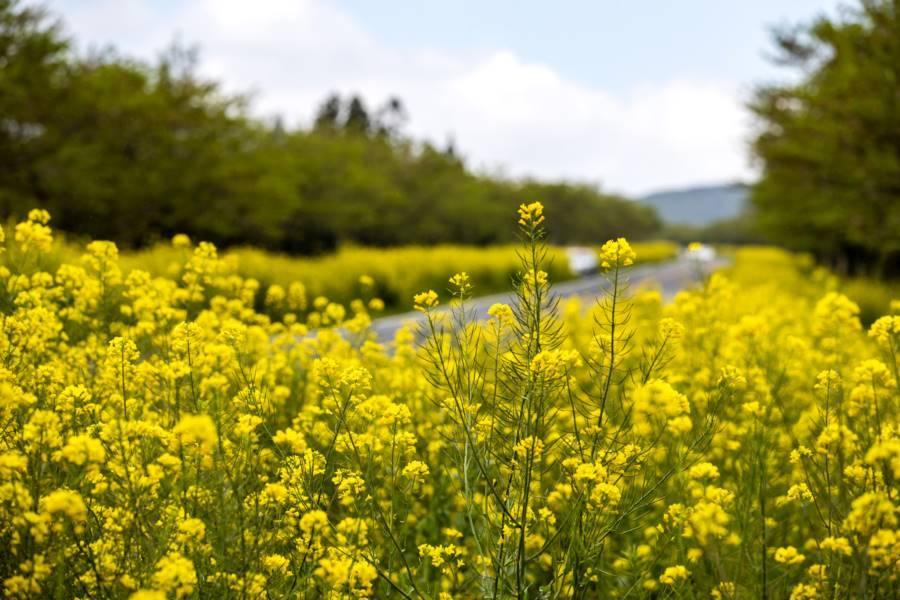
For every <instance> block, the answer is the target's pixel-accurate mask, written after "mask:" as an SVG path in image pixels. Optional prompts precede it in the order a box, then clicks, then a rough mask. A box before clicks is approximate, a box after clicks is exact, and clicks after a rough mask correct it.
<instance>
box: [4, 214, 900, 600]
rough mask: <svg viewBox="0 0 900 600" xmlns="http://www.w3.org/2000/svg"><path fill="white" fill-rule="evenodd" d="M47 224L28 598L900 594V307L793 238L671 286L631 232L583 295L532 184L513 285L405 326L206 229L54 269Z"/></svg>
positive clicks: (10, 269) (19, 254)
mask: <svg viewBox="0 0 900 600" xmlns="http://www.w3.org/2000/svg"><path fill="white" fill-rule="evenodd" d="M49 221H50V215H48V214H47V213H46V212H44V211H41V210H35V211H32V212H31V213H30V215H29V217H28V219H27V220H26V221H24V222H21V223H18V224H16V225H15V226H14V227H13V228H12V230H11V231H7V232H6V235H8V236H9V237H10V240H9V241H8V243H7V244H6V247H7V250H6V251H5V256H4V257H3V265H4V266H3V267H2V269H0V279H2V282H3V285H2V286H0V304H2V315H3V316H2V319H3V327H2V329H0V356H2V364H0V543H2V547H3V552H2V553H0V580H2V586H3V591H4V595H5V596H6V597H10V598H44V597H46V598H69V597H78V598H131V599H134V600H149V599H161V598H176V599H183V598H345V597H349V598H366V597H377V598H387V597H398V598H440V599H442V600H443V599H448V598H484V597H487V598H629V597H632V598H640V597H652V598H710V597H711V598H718V599H723V598H760V597H768V598H792V599H795V600H802V599H812V598H846V597H856V598H894V597H897V595H898V593H900V582H898V576H900V526H898V519H900V499H898V496H900V492H898V485H897V482H898V480H900V422H898V390H897V382H898V379H900V373H898V356H897V354H898V349H900V303H896V302H895V303H894V304H892V308H891V311H890V312H891V314H887V315H883V316H881V317H880V318H878V319H877V320H875V321H874V322H873V323H872V324H871V325H870V326H868V327H864V326H863V324H862V323H861V321H860V319H859V307H858V306H857V305H856V304H855V303H854V302H853V301H852V300H851V299H849V298H848V297H847V296H844V295H842V294H841V293H840V292H839V291H838V285H839V282H837V281H836V280H834V278H832V277H831V276H829V275H828V274H826V273H824V272H821V271H814V272H813V273H812V274H810V273H808V272H807V270H805V269H801V268H800V267H799V264H798V259H796V258H795V257H793V256H791V255H789V254H787V253H785V252H782V251H779V250H774V249H759V248H754V249H746V250H740V251H738V252H737V253H736V256H735V262H734V265H733V267H732V268H731V270H730V271H729V272H727V273H715V274H713V275H712V276H710V277H709V278H707V279H705V280H704V281H703V282H702V284H700V285H698V286H697V287H695V288H693V289H688V290H684V291H682V292H681V293H679V294H678V295H677V297H676V298H675V299H674V301H673V302H671V303H670V304H667V305H664V304H663V302H662V300H661V298H660V295H659V294H658V293H656V292H653V291H644V292H635V291H633V290H631V289H629V285H628V271H629V267H630V266H631V265H632V264H633V263H634V262H635V260H637V259H638V258H639V257H637V256H636V252H635V248H633V247H632V246H631V245H630V244H629V242H628V241H627V240H625V239H621V238H620V239H616V240H611V241H609V242H607V243H606V244H604V245H603V246H602V248H601V250H600V256H601V262H602V264H603V268H604V269H605V272H606V274H607V275H608V282H609V285H608V290H607V293H606V294H605V295H603V296H602V297H601V298H600V299H599V300H598V301H597V302H596V303H587V302H584V301H579V300H571V301H567V302H565V303H561V302H560V301H559V300H558V299H557V298H555V297H554V295H553V288H552V277H551V276H550V275H548V268H547V267H546V263H547V260H548V252H549V251H548V249H547V247H546V246H545V245H544V242H543V240H544V230H543V207H542V206H541V205H540V204H539V203H532V204H528V205H523V206H522V207H521V208H520V210H519V215H518V227H519V229H520V233H521V237H522V246H521V248H520V249H519V268H518V275H517V277H516V279H515V300H514V301H513V302H511V303H510V304H508V305H507V304H498V305H495V306H494V307H492V308H491V310H490V318H489V319H488V320H487V321H485V322H476V321H475V320H473V319H472V318H471V315H470V314H469V312H468V311H467V300H468V299H469V297H470V296H471V295H472V294H473V293H474V290H473V283H472V279H471V277H470V275H467V274H466V273H457V274H453V273H447V274H446V284H445V287H446V288H447V290H446V291H444V290H443V289H441V290H432V289H425V290H421V291H420V292H419V293H416V294H415V295H414V297H411V298H409V299H408V302H409V303H410V305H412V306H414V307H415V308H416V309H418V310H420V311H421V312H422V313H424V315H425V319H424V325H423V326H422V328H421V329H420V330H418V331H413V330H410V329H409V328H404V329H401V330H400V331H399V332H398V333H397V335H396V338H395V339H394V340H393V342H392V343H391V344H388V345H381V344H378V343H376V342H374V341H373V339H372V338H371V336H370V335H369V331H368V327H369V325H370V323H371V317H370V311H371V310H372V309H371V307H372V306H375V307H376V308H377V306H378V303H377V302H375V300H377V298H374V297H373V298H359V299H357V300H354V301H351V302H349V303H347V304H346V305H344V304H337V303H334V302H331V301H329V300H328V299H326V298H324V297H318V298H317V297H309V298H307V294H306V290H305V288H291V286H287V287H285V288H282V292H283V294H281V295H279V294H277V293H274V294H273V297H271V298H268V300H267V302H268V303H270V304H274V303H278V311H273V312H271V313H270V314H265V313H263V312H260V311H259V310H257V308H255V306H254V302H255V298H256V294H257V292H258V287H259V283H258V282H257V281H255V280H253V279H250V278H245V277H241V276H239V275H237V274H236V273H235V272H234V271H233V270H232V269H229V264H228V261H225V260H223V259H222V258H220V257H219V255H218V253H217V251H216V248H214V247H213V246H212V245H210V244H206V243H199V244H197V245H196V246H194V245H192V244H191V243H190V242H189V241H188V240H187V239H185V238H179V239H178V240H176V244H177V245H179V246H180V247H181V248H183V249H184V251H185V260H184V263H183V264H182V265H181V268H180V269H179V271H178V275H177V276H174V277H173V276H165V275H151V274H150V273H149V272H148V271H144V270H141V269H139V268H136V269H130V270H126V269H123V267H122V265H121V264H120V261H119V257H118V251H117V249H116V247H115V246H114V245H113V244H112V243H109V242H103V241H94V242H91V243H89V244H87V246H86V247H85V250H84V253H83V255H82V256H80V257H79V258H77V259H73V260H67V261H64V262H62V263H61V264H59V262H58V261H55V262H54V260H52V259H53V257H51V256H50V254H51V253H52V250H53V231H52V230H51V228H50V226H49ZM49 265H52V267H50V266H49ZM335 275H336V276H337V274H335ZM301 289H302V291H303V293H302V294H301ZM373 302H374V304H373ZM447 307H449V311H447V310H444V309H445V308H447Z"/></svg>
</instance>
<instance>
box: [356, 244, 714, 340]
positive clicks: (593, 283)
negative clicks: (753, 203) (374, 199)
mask: <svg viewBox="0 0 900 600" xmlns="http://www.w3.org/2000/svg"><path fill="white" fill-rule="evenodd" d="M727 264H728V261H727V260H725V259H722V258H717V259H714V260H712V261H708V262H703V263H700V262H697V261H696V260H693V259H686V258H678V259H675V260H672V261H667V262H663V263H657V264H650V265H637V266H635V267H631V268H630V270H629V271H628V273H627V275H628V278H629V281H630V282H631V285H632V286H634V285H637V284H641V283H648V282H650V283H655V284H657V285H658V286H659V289H660V291H661V292H662V295H663V299H664V300H670V299H671V298H672V297H673V296H674V295H675V294H676V293H677V292H678V290H680V289H682V288H684V287H686V286H688V285H690V284H692V283H695V282H696V281H697V280H698V278H699V277H701V274H702V275H706V274H709V273H711V272H712V271H714V270H716V269H718V268H720V267H723V266H725V265H727ZM606 283H607V280H606V277H605V276H603V275H590V276H587V277H582V278H580V279H573V280H571V281H564V282H562V283H556V284H553V293H555V294H556V295H558V296H560V297H562V298H567V297H570V296H581V297H583V298H590V299H594V298H597V297H598V296H599V295H600V294H602V293H603V290H604V287H605V284H606ZM511 299H512V293H511V292H503V293H501V294H492V295H490V296H481V297H480V298H473V299H471V300H469V301H467V307H468V309H470V310H473V311H474V314H475V316H476V318H478V319H484V318H487V311H488V309H489V308H490V307H491V305H492V304H495V303H497V302H510V301H511ZM423 318H424V316H423V315H422V313H420V312H417V311H411V312H408V313H402V314H399V315H391V316H389V317H381V318H380V319H375V320H374V321H373V322H372V331H374V332H375V335H376V336H377V338H378V341H379V342H381V343H385V342H388V341H390V340H391V339H393V337H394V334H395V333H396V332H397V330H398V329H400V327H402V326H403V325H405V324H407V323H411V324H417V323H419V322H420V321H422V319H423Z"/></svg>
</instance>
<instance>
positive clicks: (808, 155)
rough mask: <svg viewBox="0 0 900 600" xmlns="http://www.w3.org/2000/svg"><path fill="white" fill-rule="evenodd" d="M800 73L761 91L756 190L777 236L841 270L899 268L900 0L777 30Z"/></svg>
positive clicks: (875, 0)
mask: <svg viewBox="0 0 900 600" xmlns="http://www.w3.org/2000/svg"><path fill="white" fill-rule="evenodd" d="M776 43H777V46H778V48H779V50H780V53H781V56H780V58H779V60H780V61H781V62H782V63H784V64H785V65H788V66H791V67H794V68H795V69H797V70H799V71H800V73H801V78H800V80H799V81H798V82H797V83H795V84H791V85H777V86H770V87H765V88H762V89H760V90H759V91H758V93H757V95H756V98H755V100H754V102H753V104H752V109H753V110H754V112H755V113H756V114H757V116H758V117H759V118H760V122H761V131H760V133H759V136H758V137H757V138H756V140H755V142H754V151H755V153H756V154H757V155H758V157H759V158H760V159H761V160H762V163H763V166H764V171H763V177H762V179H761V181H760V182H759V184H758V185H757V186H756V188H755V190H754V194H753V200H754V204H755V206H756V209H757V210H758V213H759V219H760V223H761V225H762V227H763V228H764V230H765V231H766V232H767V233H768V234H769V235H770V236H771V237H772V239H773V240H774V241H777V242H780V243H784V244H786V245H788V246H791V247H795V248H800V249H805V250H808V251H811V252H813V253H814V254H815V255H816V256H817V257H818V258H819V259H820V260H824V261H826V262H829V263H831V264H832V265H833V266H835V267H837V268H838V269H839V270H841V271H844V272H869V273H873V274H877V275H882V274H888V273H891V272H893V274H897V272H898V271H900V266H898V265H900V183H898V182H900V2H898V1H897V0H863V2H862V4H861V6H860V7H859V8H858V9H856V10H853V11H849V10H848V11H846V12H845V13H843V17H842V18H841V19H840V20H834V21H832V20H829V19H826V18H820V19H819V20H817V21H816V22H814V23H813V24H811V25H810V26H808V27H801V28H797V29H794V30H791V31H781V32H778V33H777V34H776Z"/></svg>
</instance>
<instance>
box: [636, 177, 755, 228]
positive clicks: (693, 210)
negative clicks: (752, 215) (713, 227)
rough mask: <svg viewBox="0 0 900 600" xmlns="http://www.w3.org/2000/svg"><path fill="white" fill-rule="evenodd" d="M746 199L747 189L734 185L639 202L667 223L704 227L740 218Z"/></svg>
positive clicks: (657, 195) (671, 192) (671, 193)
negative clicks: (647, 206) (650, 208)
mask: <svg viewBox="0 0 900 600" xmlns="http://www.w3.org/2000/svg"><path fill="white" fill-rule="evenodd" d="M748 196H749V189H748V188H747V186H746V185H744V184H742V183H734V184H728V185H712V186H702V187H694V188H688V189H681V190H667V191H662V192H657V193H655V194H650V195H649V196H645V197H644V198H640V199H639V200H638V201H639V202H642V203H644V204H648V205H650V206H652V207H654V208H655V209H656V211H657V212H658V213H659V216H660V217H661V218H662V219H663V221H665V222H666V223H669V224H678V225H695V226H704V225H709V224H710V223H713V222H715V221H722V220H723V219H731V218H734V217H736V216H738V215H739V214H741V212H743V210H744V208H745V207H746V205H747V202H748Z"/></svg>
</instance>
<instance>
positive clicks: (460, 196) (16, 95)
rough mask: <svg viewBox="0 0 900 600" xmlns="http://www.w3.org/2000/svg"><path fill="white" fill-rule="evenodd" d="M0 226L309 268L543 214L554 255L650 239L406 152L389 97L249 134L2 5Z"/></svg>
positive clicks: (500, 234)
mask: <svg viewBox="0 0 900 600" xmlns="http://www.w3.org/2000/svg"><path fill="white" fill-rule="evenodd" d="M0 65H2V66H0V214H2V215H5V216H6V217H9V216H11V215H13V216H18V217H21V216H23V215H24V214H25V212H27V210H28V209H29V208H32V207H34V206H35V205H37V206H41V207H43V208H47V209H48V210H50V211H51V213H52V214H53V215H54V224H55V226H56V227H57V228H59V229H62V230H64V231H72V232H78V234H79V235H89V236H91V237H95V238H103V239H109V240H113V241H116V242H117V243H118V244H119V245H120V246H122V247H124V248H133V247H139V246H145V245H148V244H152V243H153V242H154V241H157V240H160V239H167V238H169V237H171V236H172V235H173V234H175V233H179V232H183V233H187V234H189V235H191V236H192V237H194V238H198V239H206V240H210V241H213V242H215V243H216V244H218V245H220V246H228V245H239V244H251V245H254V246H259V247H263V248H267V249H271V250H279V251H283V252H289V253H304V254H316V253H322V252H326V251H330V250H333V249H335V248H336V247H338V246H339V245H341V244H347V243H355V244H362V245H366V246H392V245H407V244H440V243H459V244H477V245H486V244H500V243H509V242H512V241H514V233H512V232H510V231H509V228H508V227H506V224H505V221H506V218H507V215H509V214H510V213H511V212H513V211H514V210H515V208H516V207H517V206H518V205H519V203H520V202H521V201H522V200H526V199H528V198H541V199H542V200H543V201H544V202H545V205H546V206H547V215H548V216H547V222H548V225H549V226H550V228H551V230H552V231H554V232H557V233H556V234H555V236H556V237H555V238H554V239H552V240H550V241H551V242H553V243H569V242H578V243H589V242H598V241H602V240H604V239H607V238H609V237H614V236H619V235H627V236H630V237H632V238H636V239H639V238H642V237H647V236H650V235H652V234H653V233H654V232H655V231H657V230H658V228H659V221H658V220H657V218H656V216H655V213H654V212H653V211H652V210H650V209H647V208H645V207H641V206H638V205H636V204H633V203H631V202H628V201H626V200H624V199H622V198H618V197H613V196H608V195H604V194H602V193H600V192H599V191H598V190H596V189H594V188H591V187H587V186H578V185H568V184H562V183H558V184H557V183H554V184H545V183H540V182H534V181H527V182H519V181H508V180H502V179H499V178H496V177H488V176H483V175H478V174H475V173H473V172H472V171H470V170H469V169H467V167H466V165H465V164H464V162H463V161H462V160H461V159H460V158H459V157H458V156H457V155H456V154H455V152H454V151H453V150H452V149H449V148H448V149H447V150H441V149H438V148H435V147H433V146H432V145H430V144H427V143H417V142H415V141H413V140H410V139H408V138H407V137H404V135H403V134H402V131H401V129H402V126H403V123H404V122H405V120H406V112H405V109H404V107H403V104H402V102H401V101H400V100H399V99H396V98H390V99H389V100H388V101H387V102H386V104H385V105H384V106H383V107H381V108H379V109H377V110H370V109H369V108H368V107H367V106H366V105H365V103H364V101H363V100H362V99H361V98H359V97H357V96H353V97H350V98H341V97H339V96H336V95H332V96H331V97H329V98H328V99H327V100H326V101H325V103H324V104H323V105H322V107H321V109H320V110H319V113H318V116H317V117H316V119H315V122H314V125H313V127H312V128H311V129H308V130H307V129H286V128H285V127H284V126H283V125H282V124H281V123H280V122H275V123H262V122H259V121H256V120H254V119H252V118H250V117H249V116H248V114H247V111H246V102H245V99H244V98H243V97H240V96H230V95H227V94H225V93H223V92H222V90H221V86H220V85H219V83H218V82H216V81H212V80H208V79H204V78H202V77H200V76H199V75H198V74H197V73H196V68H195V67H196V57H195V53H194V52H192V51H190V50H185V49H183V48H180V47H173V48H172V49H170V50H169V51H168V52H167V53H166V54H165V55H164V56H163V57H162V58H161V59H160V60H159V61H158V62H157V63H155V64H145V63H140V62H136V61H133V60H128V59H125V58H122V57H120V56H118V55H116V54H115V53H114V52H111V51H107V52H104V53H100V54H96V55H92V56H88V57H82V56H78V55H77V54H76V53H74V52H73V51H72V49H71V48H70V47H69V43H68V42H67V40H65V39H64V38H63V37H62V35H61V33H60V31H59V30H58V28H57V27H56V26H54V25H53V24H52V22H51V21H50V19H49V18H48V17H47V16H46V15H45V14H44V13H42V12H41V11H38V10H36V9H33V8H23V7H22V6H20V4H19V3H18V2H16V1H13V0H0Z"/></svg>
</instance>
